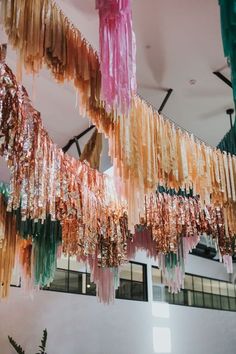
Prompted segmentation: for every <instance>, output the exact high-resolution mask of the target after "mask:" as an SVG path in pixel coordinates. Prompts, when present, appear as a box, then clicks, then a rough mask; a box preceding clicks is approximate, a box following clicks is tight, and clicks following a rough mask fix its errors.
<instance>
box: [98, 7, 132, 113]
mask: <svg viewBox="0 0 236 354" xmlns="http://www.w3.org/2000/svg"><path fill="white" fill-rule="evenodd" d="M96 9H98V11H99V20H100V27H99V38H100V61H101V73H102V93H103V99H104V100H105V102H106V104H107V108H108V109H110V110H111V109H112V107H114V108H116V109H118V110H119V111H120V112H121V113H127V112H128V110H129V107H130V103H131V97H132V96H133V94H134V93H135V92H136V62H135V55H136V44H135V35H134V32H133V30H132V11H131V0H96Z"/></svg>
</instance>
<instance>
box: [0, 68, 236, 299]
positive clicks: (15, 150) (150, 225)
mask: <svg viewBox="0 0 236 354" xmlns="http://www.w3.org/2000/svg"><path fill="white" fill-rule="evenodd" d="M0 72H1V74H0V82H1V122H0V136H1V144H0V152H1V154H2V155H3V156H4V157H5V158H6V160H7V161H8V166H9V168H10V172H11V182H10V189H9V200H8V210H9V211H10V212H11V211H12V209H13V210H18V211H20V223H18V225H20V227H19V229H20V232H21V233H22V234H23V235H24V236H26V237H27V236H31V237H32V249H31V252H32V257H28V259H31V262H33V264H34V265H33V266H32V267H33V268H34V269H35V271H34V272H33V273H34V275H33V276H34V277H35V279H36V281H35V282H36V283H39V284H41V285H45V283H47V281H50V280H51V279H52V277H53V272H54V270H55V259H56V254H57V248H58V244H59V243H58V241H59V242H60V232H59V231H56V230H59V229H58V228H59V224H58V226H57V223H56V221H59V222H60V225H61V231H62V242H63V251H64V252H65V253H66V254H70V255H76V256H77V259H78V261H82V262H88V261H89V260H90V262H91V259H92V260H93V263H92V265H91V263H90V265H91V268H92V271H93V272H94V274H92V277H93V278H94V280H95V281H96V283H97V285H98V293H99V294H100V296H101V298H102V301H106V302H109V301H110V300H111V299H112V298H113V297H114V286H115V285H116V283H117V282H116V281H115V280H114V279H116V278H117V268H118V267H119V266H120V265H121V264H124V263H125V262H126V261H127V260H128V255H129V254H131V253H132V252H134V251H135V250H137V249H139V247H141V248H143V247H144V244H145V243H144V241H143V240H141V239H140V236H138V237H137V243H136V235H134V236H133V235H132V234H131V233H130V232H129V228H128V216H127V209H126V206H125V205H124V204H123V205H122V204H121V203H120V202H119V200H118V198H117V195H116V193H115V190H114V186H113V185H112V183H111V180H110V179H109V177H106V176H105V175H102V174H100V173H98V172H97V171H95V170H92V169H91V168H90V167H89V166H88V165H87V164H85V163H81V162H80V161H76V160H75V159H73V158H71V157H69V156H67V155H64V154H63V153H62V151H61V150H60V149H59V148H58V147H56V146H55V145H54V144H53V142H52V141H51V140H50V138H49V136H48V134H47V133H46V131H45V130H44V128H43V126H42V122H41V118H40V115H39V113H38V112H37V111H35V110H34V108H33V107H32V105H31V103H30V101H29V98H28V96H27V93H26V91H25V90H24V89H23V87H22V86H20V85H18V84H17V82H16V79H15V77H14V75H13V74H12V72H11V71H10V69H9V68H8V67H7V66H6V64H1V67H0ZM163 151H165V150H163ZM220 156H222V159H223V157H224V161H222V165H220V166H219V169H218V175H220V176H224V173H225V174H226V176H227V178H226V180H225V184H224V185H223V184H221V187H222V186H224V188H225V192H226V193H227V196H228V194H229V192H230V196H231V197H232V196H233V189H231V187H232V186H233V183H232V180H231V179H230V176H233V174H232V171H233V170H232V164H230V163H229V164H226V162H227V159H226V157H227V155H226V154H224V155H220ZM167 157H168V155H166V154H164V153H163V158H167ZM230 157H231V156H230V155H229V158H230ZM196 161H197V160H196ZM205 161H207V160H205ZM229 162H230V159H229ZM148 166H149V165H148ZM203 166H204V169H203V171H201V170H200V171H199V173H198V176H199V177H198V178H199V181H200V180H201V178H206V177H205V175H204V174H205V173H206V171H207V170H205V168H206V167H207V166H209V165H207V164H204V165H203ZM210 166H211V165H210ZM217 166H218V165H217V163H216V164H215V165H214V168H213V166H211V168H210V170H209V171H211V173H213V171H215V172H214V173H216V171H217V169H216V167H217ZM227 166H228V167H227ZM226 167H227V168H226ZM228 169H229V170H228ZM227 171H228V172H227ZM200 172H201V173H200ZM192 173H193V172H192ZM195 173H196V172H195ZM211 173H210V176H211ZM181 178H183V177H181ZM185 178H186V177H185ZM207 178H208V179H209V178H210V177H209V176H208V175H207ZM208 179H207V181H208ZM199 181H198V183H199ZM206 185H207V184H206ZM227 186H228V187H229V186H230V189H228V187H227ZM160 189H161V188H160V187H159V191H160ZM194 189H196V188H193V189H192V190H194ZM166 192H168V193H169V194H167V193H160V192H159V193H158V194H157V195H150V196H146V197H145V204H144V205H143V206H142V208H143V210H144V213H143V216H142V215H141V218H140V219H139V222H138V224H140V223H141V224H142V225H143V226H142V227H144V229H148V230H150V232H151V237H152V240H151V242H148V241H147V243H146V246H145V247H146V249H147V251H148V253H149V254H152V255H153V254H154V255H155V252H156V256H157V255H158V254H159V255H160V257H163V256H164V255H168V254H173V256H166V257H167V258H165V262H161V264H163V267H164V266H165V267H166V268H167V270H168V272H166V273H165V274H167V279H168V277H169V279H170V280H169V281H168V280H167V282H168V284H169V286H170V287H171V286H172V285H171V283H172V284H173V289H174V291H176V289H177V288H178V287H180V286H181V276H180V275H181V273H180V269H179V268H180V267H182V270H183V271H182V273H183V272H184V268H183V266H182V264H183V263H182V262H183V260H182V259H183V256H182V254H180V251H179V245H180V241H179V240H180V239H181V238H182V237H186V239H188V238H189V239H190V241H189V243H187V244H190V245H191V244H193V245H194V244H195V241H194V240H196V239H197V237H199V235H201V234H202V233H203V232H206V233H207V234H211V235H213V237H215V238H216V239H217V240H218V244H219V248H220V252H221V255H222V257H223V260H224V261H225V262H226V265H228V267H229V268H230V267H231V264H230V263H229V259H230V258H229V257H232V254H233V253H234V247H235V237H234V235H235V234H236V215H235V214H236V208H235V204H234V203H232V202H229V203H225V204H224V207H223V208H222V207H220V205H218V204H216V205H214V204H213V205H212V206H204V205H202V204H201V202H200V199H199V198H196V197H193V196H192V195H193V191H192V192H191V191H190V190H189V191H188V189H186V192H185V194H187V195H186V196H182V195H181V192H180V193H178V194H179V195H173V194H176V193H174V191H168V190H166ZM204 192H205V190H204ZM188 194H189V195H188ZM223 195H224V194H223ZM219 197H221V198H222V194H219ZM233 198H234V197H233ZM219 200H220V199H219ZM219 204H220V203H219ZM19 208H20V209H19ZM91 210H92V211H93V213H91ZM53 225H55V229H54V228H53ZM52 235H54V236H53V237H52ZM57 235H58V236H57ZM132 242H133V243H134V245H133V246H131V245H130V243H132ZM154 245H155V246H154ZM132 247H133V251H132ZM188 248H189V249H190V248H191V247H188ZM28 250H29V249H28ZM43 250H44V251H43ZM42 252H43V255H44V256H43V257H42V256H41V254H42ZM128 252H129V253H128ZM27 254H28V252H27ZM161 254H163V256H161ZM178 254H179V255H178ZM183 254H185V253H183ZM174 255H177V256H178V257H179V259H180V260H181V262H180V261H179V262H177V263H174V262H172V261H171V262H170V261H169V259H172V258H173V257H177V256H174ZM168 257H172V258H168ZM24 258H25V257H23V259H24ZM38 262H39V263H38ZM168 264H170V265H169V267H167V265H168ZM32 267H26V269H30V268H31V269H32ZM23 268H24V266H23ZM100 268H101V269H100ZM102 269H103V270H104V271H102ZM105 269H109V270H107V271H105ZM171 272H172V273H173V276H171ZM26 273H27V272H26ZM106 274H107V276H108V278H109V279H110V280H109V282H108V284H109V285H107V286H108V287H106V288H103V286H106V285H105V283H104V279H105V277H106ZM174 274H176V276H178V281H177V282H176V280H173V278H174ZM112 276H113V280H112ZM112 284H113V285H114V286H113V285H112Z"/></svg>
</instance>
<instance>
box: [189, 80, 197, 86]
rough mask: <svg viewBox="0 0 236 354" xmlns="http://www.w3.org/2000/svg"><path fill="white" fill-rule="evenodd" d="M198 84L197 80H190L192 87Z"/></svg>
mask: <svg viewBox="0 0 236 354" xmlns="http://www.w3.org/2000/svg"><path fill="white" fill-rule="evenodd" d="M196 82H197V80H195V79H191V80H189V83H190V85H195V84H196Z"/></svg>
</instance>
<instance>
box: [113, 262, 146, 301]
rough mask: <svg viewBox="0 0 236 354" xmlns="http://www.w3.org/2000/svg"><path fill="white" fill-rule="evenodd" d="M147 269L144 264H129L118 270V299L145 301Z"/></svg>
mask: <svg viewBox="0 0 236 354" xmlns="http://www.w3.org/2000/svg"><path fill="white" fill-rule="evenodd" d="M146 274H147V269H146V265H145V264H141V263H136V262H129V263H127V264H124V265H123V266H121V268H120V285H119V288H118V289H117V291H116V297H117V298H118V299H127V300H139V301H147V275H146Z"/></svg>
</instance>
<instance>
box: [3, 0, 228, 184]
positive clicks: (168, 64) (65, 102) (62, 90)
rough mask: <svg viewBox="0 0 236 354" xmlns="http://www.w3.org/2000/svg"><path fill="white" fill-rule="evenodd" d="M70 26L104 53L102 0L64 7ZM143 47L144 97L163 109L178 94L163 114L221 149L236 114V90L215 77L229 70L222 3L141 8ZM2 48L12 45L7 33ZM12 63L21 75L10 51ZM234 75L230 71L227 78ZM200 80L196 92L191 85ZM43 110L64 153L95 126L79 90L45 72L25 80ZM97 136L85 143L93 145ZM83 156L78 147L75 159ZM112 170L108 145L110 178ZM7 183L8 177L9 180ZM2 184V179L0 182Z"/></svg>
mask: <svg viewBox="0 0 236 354" xmlns="http://www.w3.org/2000/svg"><path fill="white" fill-rule="evenodd" d="M57 3H58V5H59V6H60V7H61V8H62V9H63V11H64V13H65V14H66V15H67V17H68V18H69V19H71V21H72V22H73V23H74V24H75V25H76V26H77V27H78V28H79V29H80V30H81V31H82V33H83V34H84V36H85V37H86V38H87V39H88V40H89V41H90V43H91V44H92V45H93V46H94V48H96V49H98V14H97V12H96V10H95V9H94V4H95V0H66V1H65V0H57ZM132 7H133V22H134V30H135V33H136V42H137V79H138V92H139V93H140V94H141V95H142V96H143V97H144V98H145V99H147V100H148V101H149V102H150V103H152V104H153V105H154V106H155V107H156V108H159V106H160V104H161V102H162V100H163V98H164V96H165V94H166V92H165V89H168V88H172V89H173V90H174V91H173V93H172V95H171V97H170V99H169V101H168V103H167V105H166V107H165V109H164V111H163V113H165V114H166V115H167V116H169V117H171V118H172V119H173V120H174V121H175V122H177V123H178V124H180V125H181V126H182V127H184V128H185V129H187V130H189V131H191V132H193V133H194V134H195V135H197V136H198V137H199V138H201V139H203V140H204V141H206V142H207V143H209V144H211V145H216V144H217V143H218V142H219V141H220V140H221V138H222V137H223V135H224V134H225V133H226V132H227V130H228V129H229V119H228V118H227V117H226V114H225V110H226V109H227V108H230V107H233V100H232V94H231V89H230V88H229V87H228V86H226V84H224V83H223V82H222V81H220V80H219V79H218V78H217V77H216V76H214V75H213V74H212V72H213V71H215V70H218V69H221V68H224V67H226V59H225V58H224V56H223V49H222V43H221V33H220V18H219V7H218V1H217V0H198V1H196V0H145V1H144V0H133V1H132ZM0 39H1V42H3V41H5V40H6V37H5V36H4V34H3V33H2V32H1V33H0ZM7 62H8V64H9V65H10V66H11V68H12V69H13V70H14V71H15V70H16V54H15V53H14V52H13V51H12V50H11V49H10V48H9V49H8V57H7ZM224 73H226V74H227V75H229V70H228V69H226V70H224ZM192 79H194V80H196V84H195V85H191V84H190V83H189V81H190V80H192ZM23 84H24V85H25V86H26V88H27V90H28V92H29V95H30V97H31V98H32V100H33V104H34V105H35V107H36V108H37V109H38V110H39V111H41V113H42V119H43V122H44V124H45V126H46V128H47V130H48V131H49V133H50V135H51V136H52V138H53V139H54V141H55V142H57V143H58V144H59V145H60V146H64V145H65V144H66V143H67V141H68V140H69V139H70V138H71V137H72V136H74V135H76V134H79V133H80V132H82V131H83V130H84V129H86V128H87V127H88V126H89V121H88V120H87V119H86V118H81V117H80V116H79V113H78V109H77V108H76V107H75V105H76V97H75V90H74V88H73V86H72V85H71V84H69V83H68V84H65V85H58V84H57V83H56V82H55V81H54V80H53V79H52V78H51V76H50V73H49V72H48V71H47V70H46V69H45V70H43V71H42V72H41V73H40V75H39V76H37V77H35V78H34V79H33V78H32V76H29V75H25V74H24V76H23ZM88 138H89V134H88V135H86V137H85V138H84V139H83V141H81V143H82V144H81V145H82V146H83V144H84V143H85V142H86V141H87V139H88ZM69 152H70V153H71V154H72V155H74V156H78V155H77V152H76V149H75V147H73V148H71V149H70V151H69ZM109 165H110V161H109V159H108V157H107V144H106V146H105V148H104V153H103V161H102V170H105V169H106V168H108V167H109ZM2 176H3V175H2ZM0 179H1V175H0Z"/></svg>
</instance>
